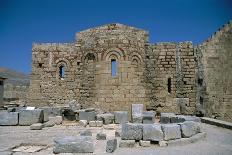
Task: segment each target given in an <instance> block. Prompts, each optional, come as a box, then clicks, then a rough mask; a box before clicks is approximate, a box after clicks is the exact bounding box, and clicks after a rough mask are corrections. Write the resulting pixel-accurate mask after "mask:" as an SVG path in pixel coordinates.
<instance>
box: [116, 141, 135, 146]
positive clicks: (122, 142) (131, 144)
mask: <svg viewBox="0 0 232 155" xmlns="http://www.w3.org/2000/svg"><path fill="white" fill-rule="evenodd" d="M134 146H135V140H121V141H120V142H119V147H134Z"/></svg>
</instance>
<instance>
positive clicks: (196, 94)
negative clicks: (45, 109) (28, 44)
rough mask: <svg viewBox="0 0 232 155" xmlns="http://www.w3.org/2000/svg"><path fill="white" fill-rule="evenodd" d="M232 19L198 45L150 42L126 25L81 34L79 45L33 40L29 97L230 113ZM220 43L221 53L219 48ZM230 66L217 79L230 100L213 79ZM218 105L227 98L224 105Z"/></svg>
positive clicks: (39, 102) (105, 106) (110, 107)
mask: <svg viewBox="0 0 232 155" xmlns="http://www.w3.org/2000/svg"><path fill="white" fill-rule="evenodd" d="M231 25H232V24H231V22H229V23H228V24H226V25H224V26H223V27H222V29H221V30H219V31H218V33H219V34H214V35H213V36H212V37H211V38H210V39H208V40H207V41H206V42H204V43H202V44H201V45H198V46H196V47H194V46H193V44H192V42H189V41H185V42H178V43H176V42H159V43H149V42H148V39H149V38H148V37H149V33H148V32H147V31H144V30H141V29H138V28H134V27H130V26H126V25H122V24H108V25H103V26H100V27H96V28H92V29H87V30H84V31H81V32H78V33H77V34H76V39H75V41H74V42H73V43H41V44H40V43H35V44H33V47H32V72H31V75H30V90H29V96H28V99H29V100H28V102H29V103H30V104H32V105H34V106H59V105H64V104H66V103H67V102H69V101H71V100H77V101H78V102H79V103H80V104H81V106H82V107H83V108H86V107H94V108H99V109H101V110H103V111H116V110H129V109H130V105H131V104H132V103H143V104H144V105H145V106H144V107H146V108H147V109H148V110H157V111H160V112H175V113H177V114H179V113H185V114H202V115H204V114H206V115H213V112H218V113H226V114H228V117H232V116H231V109H232V108H231V104H232V103H231V102H232V99H231V98H232V91H231V88H232V86H231V84H232V82H231V75H232V74H231V72H232V71H231V70H232V69H231V68H230V67H232V66H231V65H232V63H231V61H229V60H232V59H231V49H232V47H231V45H232V43H231V27H232V26H231ZM221 36H222V37H223V38H224V40H223V41H222V42H220V41H221V39H219V38H220V37H221ZM214 45H215V46H214ZM216 45H217V47H216ZM223 45H225V46H223ZM213 47H215V51H216V52H215V54H213V56H212V55H211V53H213V52H212V51H214V48H213ZM220 48H223V52H224V55H223V56H222V55H220V54H218V52H217V51H218V50H219V49H220ZM202 51H204V52H202ZM207 51H209V53H207ZM210 52H211V53H210ZM205 53H207V54H205ZM227 56H228V57H227ZM222 57H223V58H222ZM221 58H222V59H223V60H225V61H226V62H228V64H227V65H226V64H225V65H221V66H220V68H222V69H221V71H220V70H218V69H219V68H218V66H216V64H215V63H219V62H221ZM207 65H212V66H207ZM212 67H214V69H213V68H212ZM215 68H216V70H215ZM228 69H229V71H228ZM225 70H227V73H225V74H226V77H224V81H222V82H221V83H220V82H216V83H220V84H221V85H220V84H219V87H220V88H222V90H221V89H220V91H221V92H220V93H221V94H224V95H225V97H224V98H226V97H227V98H226V99H224V98H223V96H221V95H219V96H218V97H217V94H218V92H217V90H216V91H214V90H212V89H213V88H211V86H212V82H213V80H212V79H209V78H210V76H211V78H213V79H214V75H215V74H216V75H217V77H216V78H217V79H218V78H220V77H221V76H223V74H224V72H223V71H225ZM208 71H209V72H210V73H212V75H210V76H208V74H210V73H209V72H208ZM219 72H220V73H219ZM221 74H222V75H221ZM227 74H228V75H227ZM229 74H230V76H229ZM206 75H207V77H206ZM223 82H226V84H224V83H223ZM229 86H230V88H229ZM208 87H209V88H208ZM212 87H213V86H212ZM215 87H217V85H215ZM219 87H217V88H219ZM225 87H226V88H225ZM227 88H228V89H227ZM224 89H227V91H228V92H225V91H224ZM218 91H219V90H218ZM215 95H216V96H215ZM212 96H214V99H216V100H218V102H216V101H214V100H212V99H211V98H212ZM218 104H220V105H221V104H224V106H223V108H222V111H219V110H220V109H221V108H219V109H217V108H216V107H217V106H218ZM229 106H230V111H229V110H228V109H227V108H228V107H229ZM212 107H214V108H212ZM226 107H227V108H226ZM210 108H211V109H210ZM208 109H210V110H208ZM229 113H230V114H229ZM229 115H230V116H229ZM220 117H225V115H224V114H223V115H221V116H220Z"/></svg>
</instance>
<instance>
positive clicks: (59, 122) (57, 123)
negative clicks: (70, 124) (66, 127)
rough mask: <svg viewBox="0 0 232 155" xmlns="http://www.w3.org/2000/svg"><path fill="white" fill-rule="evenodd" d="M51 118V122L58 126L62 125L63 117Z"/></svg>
mask: <svg viewBox="0 0 232 155" xmlns="http://www.w3.org/2000/svg"><path fill="white" fill-rule="evenodd" d="M48 118H49V122H54V123H55V124H56V125H60V124H62V121H63V118H62V116H54V117H53V116H50V117H48Z"/></svg>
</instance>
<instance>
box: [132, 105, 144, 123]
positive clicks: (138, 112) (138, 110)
mask: <svg viewBox="0 0 232 155" xmlns="http://www.w3.org/2000/svg"><path fill="white" fill-rule="evenodd" d="M131 115H132V122H133V123H142V121H143V104H132V105H131Z"/></svg>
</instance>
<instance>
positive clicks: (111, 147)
mask: <svg viewBox="0 0 232 155" xmlns="http://www.w3.org/2000/svg"><path fill="white" fill-rule="evenodd" d="M116 148H117V139H110V140H108V141H107V143H106V152H108V153H112V152H114V151H115V150H116Z"/></svg>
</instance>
